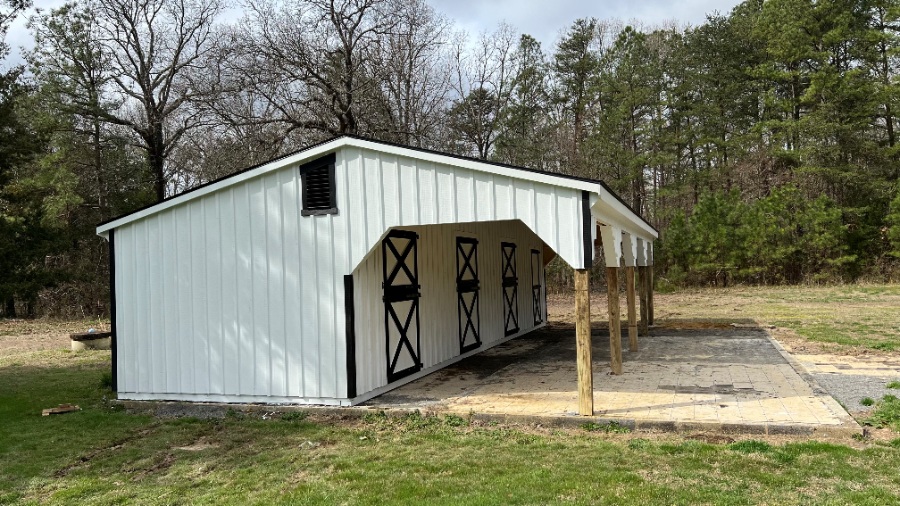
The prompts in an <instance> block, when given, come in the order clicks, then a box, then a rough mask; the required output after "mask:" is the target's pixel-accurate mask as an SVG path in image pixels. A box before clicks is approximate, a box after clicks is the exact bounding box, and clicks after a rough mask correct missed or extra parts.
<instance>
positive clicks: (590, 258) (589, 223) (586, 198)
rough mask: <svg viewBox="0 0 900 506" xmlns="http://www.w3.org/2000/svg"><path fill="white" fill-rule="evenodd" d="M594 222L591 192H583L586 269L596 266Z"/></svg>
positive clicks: (582, 215) (583, 232)
mask: <svg viewBox="0 0 900 506" xmlns="http://www.w3.org/2000/svg"><path fill="white" fill-rule="evenodd" d="M593 225H594V220H593V218H592V217H591V192H589V191H587V190H582V192H581V228H582V230H581V235H582V240H583V241H584V268H585V269H590V268H591V265H593V264H594V255H593V253H594V248H592V247H591V246H592V244H591V227H593Z"/></svg>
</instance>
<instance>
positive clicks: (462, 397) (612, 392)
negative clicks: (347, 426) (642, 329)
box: [367, 323, 859, 430]
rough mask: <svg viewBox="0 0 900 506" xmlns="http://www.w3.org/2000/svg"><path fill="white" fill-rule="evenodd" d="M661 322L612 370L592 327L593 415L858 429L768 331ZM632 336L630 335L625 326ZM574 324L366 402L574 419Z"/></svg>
mask: <svg viewBox="0 0 900 506" xmlns="http://www.w3.org/2000/svg"><path fill="white" fill-rule="evenodd" d="M721 327H722V328H709V329H691V330H672V329H666V328H658V329H654V330H653V332H652V335H651V336H649V337H642V338H641V340H640V351H638V352H628V351H627V350H628V343H627V338H624V339H623V341H624V342H623V349H624V350H625V351H624V352H623V359H624V373H623V374H622V375H621V376H613V375H610V368H609V364H608V361H609V337H608V333H607V332H606V331H597V330H595V331H594V333H593V339H592V341H593V359H594V405H595V416H598V417H602V418H606V419H613V420H619V419H621V420H623V421H629V422H630V423H634V424H635V425H637V426H640V425H641V424H644V425H646V426H652V424H654V423H655V424H658V425H659V424H700V425H702V424H709V425H710V426H713V425H720V426H732V427H736V428H738V429H737V430H740V429H739V427H767V426H781V427H784V426H788V427H800V428H813V429H814V430H820V429H822V428H826V429H827V428H835V429H839V428H846V429H849V430H859V426H858V425H857V424H856V423H855V422H854V421H853V420H852V418H850V416H849V415H848V414H847V412H846V411H845V410H844V409H843V408H842V407H841V406H840V405H839V404H838V403H837V402H836V401H835V400H834V399H832V398H831V397H830V396H828V394H827V393H825V392H824V391H823V390H821V388H819V387H818V386H817V385H816V384H815V381H814V380H812V379H811V377H810V375H809V374H807V373H805V372H804V371H803V370H802V368H801V367H800V366H799V365H797V364H796V362H794V361H793V360H792V359H791V358H790V356H789V355H788V354H787V353H786V352H784V351H783V349H781V347H780V346H779V345H777V344H776V343H775V342H774V341H773V340H771V339H770V337H769V336H768V335H767V334H766V332H765V330H763V329H760V328H755V327H746V326H741V327H738V328H732V327H729V326H725V325H723V326H721ZM625 333H626V334H627V332H625ZM575 367H576V365H575V336H574V329H573V327H572V326H571V325H568V324H559V323H556V324H551V325H550V326H548V327H547V328H545V329H542V330H539V331H536V332H533V333H532V334H530V335H527V336H524V337H521V338H518V339H514V340H512V341H508V342H506V343H504V344H501V345H499V346H497V347H495V348H492V349H490V350H486V351H485V352H483V353H480V354H478V355H475V356H473V357H469V358H467V359H465V360H463V361H461V362H459V363H457V364H455V365H452V366H450V367H447V368H445V369H442V370H440V371H437V372H435V373H433V374H431V375H429V376H426V377H424V378H421V379H419V380H417V381H414V382H412V383H409V384H407V385H404V386H403V387H400V388H398V389H396V390H393V391H391V392H388V393H386V394H384V395H382V396H380V397H377V398H375V399H372V400H371V401H369V402H368V403H367V404H368V405H370V406H378V407H384V408H418V409H428V410H430V411H437V412H447V413H461V414H469V413H477V414H486V415H525V416H544V417H577V409H578V398H577V384H576V380H577V375H576V371H575Z"/></svg>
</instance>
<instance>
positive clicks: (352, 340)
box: [344, 274, 356, 399]
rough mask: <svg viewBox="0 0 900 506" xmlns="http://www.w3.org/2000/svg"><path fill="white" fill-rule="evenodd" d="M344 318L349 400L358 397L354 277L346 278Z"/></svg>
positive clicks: (350, 275) (349, 275)
mask: <svg viewBox="0 0 900 506" xmlns="http://www.w3.org/2000/svg"><path fill="white" fill-rule="evenodd" d="M344 318H345V319H346V321H345V325H346V327H347V328H346V329H345V330H346V339H347V398H348V399H352V398H354V397H356V308H355V305H354V303H353V275H352V274H348V275H346V276H344Z"/></svg>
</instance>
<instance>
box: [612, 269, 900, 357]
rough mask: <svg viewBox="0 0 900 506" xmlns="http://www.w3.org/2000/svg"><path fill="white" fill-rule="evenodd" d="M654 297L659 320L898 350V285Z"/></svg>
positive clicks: (836, 347) (846, 349)
mask: <svg viewBox="0 0 900 506" xmlns="http://www.w3.org/2000/svg"><path fill="white" fill-rule="evenodd" d="M656 300H657V302H656V305H655V306H656V313H657V315H656V319H657V321H658V323H660V324H671V325H675V326H680V325H681V324H683V323H689V322H692V321H704V320H706V321H709V320H712V321H724V322H736V323H741V322H743V321H757V322H759V323H761V324H771V325H776V326H778V327H782V328H786V329H789V330H790V331H792V332H793V333H794V334H795V335H796V336H798V337H800V338H802V340H804V341H806V342H807V343H811V344H815V345H818V346H820V347H822V348H823V349H824V350H826V351H829V352H835V353H856V352H862V351H865V352H869V353H871V352H874V353H876V354H892V353H896V352H897V351H900V311H898V310H897V308H898V307H900V285H839V286H790V287H733V288H715V289H703V290H686V291H680V292H675V293H671V294H659V295H657V298H656ZM598 307H600V308H601V311H602V307H603V306H600V305H599V304H598ZM603 317H605V314H604V315H603Z"/></svg>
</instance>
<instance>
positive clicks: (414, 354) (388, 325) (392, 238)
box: [381, 230, 422, 383]
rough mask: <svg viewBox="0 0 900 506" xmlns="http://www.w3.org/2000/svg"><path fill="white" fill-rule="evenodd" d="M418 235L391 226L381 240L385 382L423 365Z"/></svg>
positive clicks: (411, 372) (419, 368)
mask: <svg viewBox="0 0 900 506" xmlns="http://www.w3.org/2000/svg"><path fill="white" fill-rule="evenodd" d="M418 239H419V235H418V234H416V233H415V232H410V231H407V230H391V231H390V232H389V233H388V235H387V237H385V238H384V240H383V241H381V252H382V256H383V259H384V263H383V274H384V278H383V279H384V282H383V283H382V288H383V289H384V331H385V342H386V351H387V377H388V383H390V382H393V381H396V380H398V379H400V378H403V377H404V376H409V375H410V374H413V373H415V372H418V371H419V370H421V369H422V361H421V360H420V358H419V357H420V355H419V297H420V295H421V294H420V293H419V289H420V288H421V287H420V285H419V258H418V252H417V247H416V243H417V241H418Z"/></svg>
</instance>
